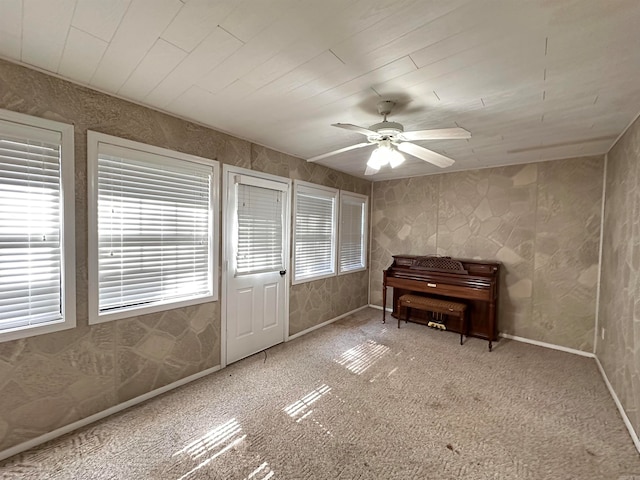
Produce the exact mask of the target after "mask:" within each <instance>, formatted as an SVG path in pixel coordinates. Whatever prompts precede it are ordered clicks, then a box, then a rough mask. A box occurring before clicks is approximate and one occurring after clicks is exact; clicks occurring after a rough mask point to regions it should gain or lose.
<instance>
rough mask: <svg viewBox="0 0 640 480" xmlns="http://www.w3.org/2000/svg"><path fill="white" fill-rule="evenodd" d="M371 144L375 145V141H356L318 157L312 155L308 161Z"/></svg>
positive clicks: (315, 160)
mask: <svg viewBox="0 0 640 480" xmlns="http://www.w3.org/2000/svg"><path fill="white" fill-rule="evenodd" d="M369 145H375V143H369V142H365V143H356V144H355V145H351V146H349V147H344V148H340V149H338V150H334V151H333V152H329V153H323V154H322V155H318V156H316V157H311V158H310V159H309V160H307V162H317V161H318V160H322V159H323V158H327V157H330V156H332V155H337V154H339V153H342V152H348V151H349V150H354V149H356V148H362V147H368V146H369Z"/></svg>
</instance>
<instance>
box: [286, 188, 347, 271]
mask: <svg viewBox="0 0 640 480" xmlns="http://www.w3.org/2000/svg"><path fill="white" fill-rule="evenodd" d="M295 188H296V194H295V202H296V203H295V211H296V214H295V225H294V228H295V230H294V244H295V246H294V278H293V281H294V282H298V281H303V280H310V279H315V278H324V277H328V276H331V275H334V274H335V272H336V267H335V263H336V262H335V250H336V243H335V242H336V221H337V216H336V203H337V195H338V190H335V189H328V188H321V187H315V186H311V185H308V184H306V185H303V184H302V182H300V183H296V186H295Z"/></svg>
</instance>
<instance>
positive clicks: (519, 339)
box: [500, 333, 596, 358]
mask: <svg viewBox="0 0 640 480" xmlns="http://www.w3.org/2000/svg"><path fill="white" fill-rule="evenodd" d="M500 336H501V337H504V338H508V339H509V340H515V341H516V342H523V343H530V344H531V345H537V346H539V347H545V348H551V349H553V350H560V351H561V352H567V353H573V354H574V355H580V356H582V357H588V358H596V356H595V355H594V354H593V353H591V352H583V351H582V350H576V349H575V348H569V347H563V346H562V345H555V344H553V343H547V342H541V341H539V340H531V339H529V338H524V337H518V336H516V335H509V334H508V333H500Z"/></svg>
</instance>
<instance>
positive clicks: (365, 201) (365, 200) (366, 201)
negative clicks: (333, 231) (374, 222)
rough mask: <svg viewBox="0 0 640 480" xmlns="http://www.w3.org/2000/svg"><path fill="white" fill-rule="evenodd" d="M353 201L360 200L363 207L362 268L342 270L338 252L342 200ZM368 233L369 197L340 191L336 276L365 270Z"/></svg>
mask: <svg viewBox="0 0 640 480" xmlns="http://www.w3.org/2000/svg"><path fill="white" fill-rule="evenodd" d="M348 198H351V199H354V200H360V201H362V202H363V205H364V214H363V216H362V222H363V229H362V230H363V232H362V265H363V266H362V267H360V268H353V269H351V270H342V268H341V267H340V252H341V251H342V200H343V199H348ZM368 232H369V197H368V196H367V195H361V194H359V193H354V192H346V191H344V190H340V222H339V224H338V275H346V274H349V273H356V272H362V271H365V270H366V269H367V259H368V255H369V251H368V249H367V247H368V245H369V239H368Z"/></svg>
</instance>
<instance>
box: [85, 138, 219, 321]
mask: <svg viewBox="0 0 640 480" xmlns="http://www.w3.org/2000/svg"><path fill="white" fill-rule="evenodd" d="M97 145H98V147H97V149H98V152H97V230H98V235H97V263H98V265H97V271H98V302H97V303H98V310H99V315H101V316H103V319H101V320H96V319H95V318H94V320H93V322H96V321H105V320H108V319H115V318H121V317H123V316H131V314H132V313H127V312H130V311H131V310H133V309H137V308H145V307H153V306H156V305H165V304H171V303H175V302H178V301H182V300H186V299H193V298H200V297H210V296H211V295H213V292H212V288H213V287H212V286H213V281H212V275H213V274H212V259H211V257H212V247H211V237H212V234H211V229H212V225H213V220H212V185H213V180H212V178H213V168H212V166H211V165H207V164H205V163H198V162H193V161H189V160H184V159H180V158H174V157H168V156H163V155H158V154H155V153H149V152H144V151H140V150H136V149H132V148H127V147H121V146H117V145H112V144H109V143H102V142H98V144H97ZM150 148H151V147H150ZM176 155H179V154H177V152H176ZM112 312H113V313H116V314H117V313H119V312H124V315H123V314H122V313H121V314H120V315H119V316H111V317H108V316H106V315H105V314H109V313H112ZM136 313H137V312H136Z"/></svg>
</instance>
